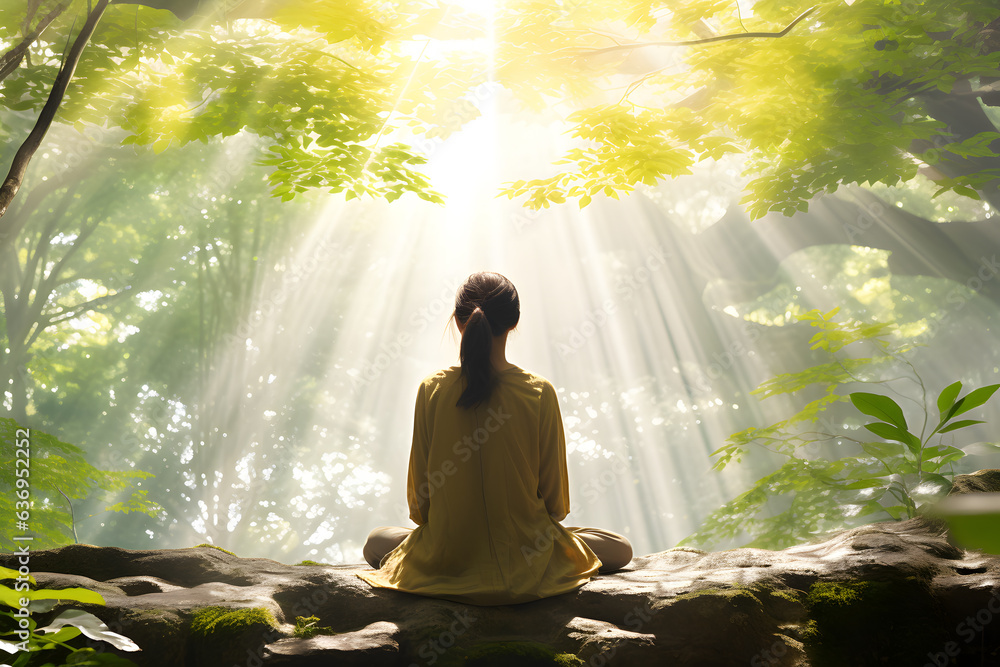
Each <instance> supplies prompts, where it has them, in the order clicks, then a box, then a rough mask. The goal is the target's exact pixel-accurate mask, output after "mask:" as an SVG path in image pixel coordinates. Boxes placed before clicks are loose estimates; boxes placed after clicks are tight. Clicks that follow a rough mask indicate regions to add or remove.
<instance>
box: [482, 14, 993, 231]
mask: <svg viewBox="0 0 1000 667" xmlns="http://www.w3.org/2000/svg"><path fill="white" fill-rule="evenodd" d="M808 8H809V5H806V4H804V3H798V4H793V5H789V4H788V3H786V2H770V1H765V2H757V3H754V5H753V17H745V18H743V17H741V15H740V13H739V7H738V6H737V5H734V4H733V3H731V2H719V1H717V0H703V1H700V2H689V3H683V4H680V3H677V4H674V5H672V6H670V7H663V6H662V5H661V4H660V3H654V2H649V1H648V0H634V1H631V2H605V3H587V4H583V3H577V4H568V5H563V4H557V3H550V2H537V1H526V2H517V3H513V4H511V5H509V6H508V9H507V11H506V12H505V14H504V15H503V17H502V19H501V25H502V28H501V34H502V35H503V42H502V43H503V44H504V56H505V58H504V62H505V64H504V66H503V68H501V77H502V78H503V80H505V81H510V82H513V84H514V87H515V89H516V90H517V91H518V92H519V93H520V94H521V95H522V97H523V98H524V99H526V100H527V101H529V102H531V103H534V104H536V105H537V104H540V103H542V102H543V101H545V100H548V101H552V98H556V99H563V100H566V101H567V102H569V103H570V104H572V105H574V106H575V107H576V108H577V111H576V112H575V113H574V114H573V115H571V116H570V118H569V119H570V121H571V122H572V123H573V130H572V131H573V134H574V135H575V136H577V137H579V138H580V139H581V140H582V145H581V147H580V148H576V149H573V150H571V151H570V152H569V153H568V154H567V155H566V158H565V162H566V163H568V164H569V165H571V167H570V168H568V169H566V170H565V171H562V172H561V173H559V174H557V175H556V176H552V177H549V178H545V179H538V180H533V181H519V182H516V183H513V184H511V185H510V187H509V189H508V191H507V193H508V195H510V196H512V197H517V196H525V197H527V201H528V204H529V205H530V206H532V207H536V208H537V207H540V206H546V205H548V204H550V203H558V202H561V201H565V200H567V199H575V200H577V201H578V202H579V204H580V205H581V206H583V205H586V204H587V203H588V202H589V201H590V199H591V197H593V196H594V195H596V194H599V193H603V194H605V195H608V196H617V195H618V193H620V192H628V191H631V190H632V189H633V188H634V187H636V186H637V185H638V184H640V183H642V184H647V185H649V184H654V183H656V182H658V181H660V180H663V179H666V178H668V177H671V178H672V177H677V176H680V175H682V174H687V173H689V172H690V169H691V167H692V166H693V165H694V164H696V163H697V162H699V161H704V160H713V159H718V158H721V157H722V156H724V155H727V154H731V153H739V154H743V155H745V156H746V159H747V164H746V173H747V174H748V175H750V176H752V178H753V180H752V181H750V183H749V184H748V188H747V193H746V197H745V199H744V203H746V205H747V207H748V210H749V213H750V215H751V217H752V218H759V217H761V216H763V215H764V214H766V213H768V212H769V211H776V212H780V213H783V214H785V215H791V214H793V213H795V212H796V211H806V210H808V207H809V203H810V201H811V200H813V198H814V197H815V196H816V195H819V194H821V193H824V192H833V191H835V190H836V189H837V188H839V187H841V186H842V185H844V184H852V183H854V184H864V183H885V184H888V185H895V184H897V183H900V182H901V181H909V180H911V179H913V178H914V177H915V176H916V175H917V172H918V169H920V167H921V166H922V165H923V166H925V167H926V168H927V171H928V173H930V174H932V175H933V176H932V177H933V178H935V179H936V180H937V182H938V184H939V186H940V188H941V190H954V191H956V192H959V193H962V194H965V195H967V196H970V197H974V198H978V197H979V196H980V195H982V196H983V197H985V198H986V200H987V201H989V202H990V203H991V204H992V205H993V206H994V207H996V206H998V205H1000V192H998V191H997V183H998V182H1000V181H998V178H1000V159H998V158H997V157H996V156H995V155H994V150H995V149H996V148H997V147H998V146H1000V143H998V142H997V139H998V138H1000V134H998V133H997V132H996V128H995V127H994V125H993V123H992V122H990V120H989V118H988V117H987V115H986V112H985V111H984V109H983V107H982V105H990V104H995V103H998V102H1000V94H998V90H996V89H995V82H996V81H997V80H998V79H997V78H996V76H995V75H996V70H997V65H998V63H1000V40H998V39H997V37H996V34H997V33H996V28H997V26H1000V23H997V19H998V16H1000V8H997V7H996V6H994V5H993V4H992V3H978V2H972V1H970V0H952V1H946V2H933V3H932V2H917V1H910V2H902V3H899V2H892V3H889V2H881V1H876V0H857V1H856V2H841V1H840V0H828V1H824V2H820V3H817V4H815V6H814V8H813V9H814V10H815V11H810V12H808V13H807V12H803V10H808ZM806 13H807V15H806ZM797 15H798V17H799V18H800V19H802V20H801V22H800V23H798V24H797V25H792V27H791V29H790V30H788V31H787V32H786V33H785V34H782V35H781V36H780V37H777V38H774V39H765V38H763V37H757V38H752V39H750V38H744V37H745V34H746V33H748V32H750V31H754V32H755V33H756V32H771V33H779V32H781V30H780V28H782V27H785V26H790V24H792V22H793V19H795V17H796V16H797ZM803 16H804V18H803ZM620 17H625V18H624V20H622V19H621V18H620ZM662 37H668V38H672V39H674V41H673V42H666V43H665V42H663V41H662V40H661V38H662ZM699 38H700V39H699ZM710 40H715V41H710ZM706 42H710V43H706ZM681 43H684V44H690V45H689V46H684V47H682V46H679V44H681ZM553 47H554V48H553ZM682 49H683V50H682ZM529 71H530V72H531V74H530V76H529V74H528V72H529ZM595 75H596V76H595ZM981 102H982V105H981Z"/></svg>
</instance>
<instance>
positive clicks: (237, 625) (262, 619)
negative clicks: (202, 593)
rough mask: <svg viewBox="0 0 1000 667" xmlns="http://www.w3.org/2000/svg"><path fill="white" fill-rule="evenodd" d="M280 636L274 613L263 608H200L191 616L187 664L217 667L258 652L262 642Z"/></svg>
mask: <svg viewBox="0 0 1000 667" xmlns="http://www.w3.org/2000/svg"><path fill="white" fill-rule="evenodd" d="M280 635H281V633H280V631H279V630H278V622H277V620H275V618H274V615H273V614H272V613H271V612H270V611H269V610H267V609H265V608H263V607H250V608H244V609H231V608H229V607H204V608H202V609H199V610H198V611H196V612H195V614H194V616H193V617H192V619H191V634H190V638H189V640H188V647H187V648H188V651H187V652H188V663H187V664H189V665H204V666H205V667H218V665H223V664H237V663H243V662H246V661H247V660H249V659H250V658H251V657H254V656H256V657H258V658H259V656H260V655H261V653H262V650H263V646H264V644H267V643H269V642H272V641H274V640H276V639H277V638H278V637H279V636H280Z"/></svg>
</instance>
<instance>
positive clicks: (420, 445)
mask: <svg viewBox="0 0 1000 667" xmlns="http://www.w3.org/2000/svg"><path fill="white" fill-rule="evenodd" d="M520 314H521V310H520V303H519V301H518V297H517V290H515V289H514V285H512V284H511V282H510V281H509V280H507V279H506V278H505V277H503V276H501V275H500V274H498V273H476V274H474V275H472V276H470V277H469V279H468V280H467V281H466V282H465V284H464V285H463V286H462V287H461V289H459V291H458V294H457V296H456V298H455V312H454V314H453V317H454V319H455V321H456V323H457V324H458V329H459V331H460V332H461V334H462V344H461V351H460V354H459V358H460V360H461V366H460V367H456V366H452V367H451V368H448V369H446V370H443V371H439V372H437V373H434V374H433V375H430V376H428V377H427V378H426V379H424V381H423V382H422V383H421V384H420V387H419V389H418V390H417V405H416V411H415V413H414V420H413V422H414V423H413V445H412V448H411V450H410V467H409V479H408V481H407V502H408V504H409V508H410V519H412V520H413V522H414V523H416V524H417V527H416V528H415V529H413V530H411V529H408V528H400V527H394V526H383V527H379V528H376V529H375V530H373V531H372V532H371V534H370V535H369V536H368V541H367V543H366V544H365V548H364V555H365V560H367V561H368V563H369V565H371V566H372V567H373V568H375V569H376V571H375V572H359V573H358V576H359V577H361V578H362V579H364V580H365V581H367V582H368V583H370V584H372V585H373V586H377V587H383V588H394V589H397V590H401V591H407V592H410V593H417V594H421V595H429V596H432V597H439V598H445V599H449V600H455V601H458V602H466V603H470V604H478V605H493V604H514V603H519V602H527V601H530V600H537V599H540V598H544V597H549V596H552V595H558V594H560V593H565V592H568V591H571V590H574V589H576V588H578V587H579V586H581V585H583V584H584V583H586V582H587V580H588V579H589V578H590V577H591V576H593V575H594V574H596V573H605V572H611V571H614V570H617V569H620V568H622V567H624V566H625V565H627V564H628V562H629V561H630V560H631V559H632V546H631V545H630V544H629V542H628V540H627V539H626V538H625V537H623V536H621V535H618V534H616V533H612V532H609V531H605V530H600V529H595V528H565V527H563V526H562V525H561V524H560V523H559V522H560V521H562V520H563V519H564V518H565V517H566V514H567V513H568V512H569V485H568V480H567V470H566V441H565V438H564V435H563V425H562V417H561V416H560V414H559V403H558V400H557V398H556V392H555V389H554V388H553V387H552V385H551V384H550V383H549V381H548V380H546V379H545V378H542V377H540V376H538V375H534V374H532V373H529V372H527V371H525V370H522V369H521V368H518V367H517V366H515V365H514V364H511V363H509V362H508V361H507V359H506V356H505V348H506V345H507V334H508V333H510V330H511V329H513V328H514V327H515V326H516V325H517V322H518V320H519V319H520Z"/></svg>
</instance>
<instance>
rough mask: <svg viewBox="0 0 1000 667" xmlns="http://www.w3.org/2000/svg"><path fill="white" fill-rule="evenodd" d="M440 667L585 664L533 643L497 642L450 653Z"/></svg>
mask: <svg viewBox="0 0 1000 667" xmlns="http://www.w3.org/2000/svg"><path fill="white" fill-rule="evenodd" d="M438 664H439V665H440V667H510V666H511V665H517V666H518V667H577V666H578V665H583V664H584V662H583V660H581V659H580V658H578V657H576V656H575V655H573V654H572V653H558V652H557V651H555V650H554V649H552V648H550V647H549V646H546V645H545V644H540V643H538V642H529V641H495V642H485V643H481V644H476V645H475V646H471V647H469V648H467V649H464V650H462V649H459V650H455V651H452V652H451V653H446V654H445V655H444V656H443V657H442V659H441V661H440V662H439V663H438Z"/></svg>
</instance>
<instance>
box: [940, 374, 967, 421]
mask: <svg viewBox="0 0 1000 667" xmlns="http://www.w3.org/2000/svg"><path fill="white" fill-rule="evenodd" d="M960 391H962V383H961V382H953V383H951V384H950V385H948V386H947V387H945V388H944V389H942V390H941V394H940V395H939V396H938V399H937V407H938V412H939V413H940V414H941V421H942V422H943V421H944V420H945V414H946V413H947V412H948V410H950V409H951V406H952V405H954V403H955V399H956V398H958V394H959V392H960Z"/></svg>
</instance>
